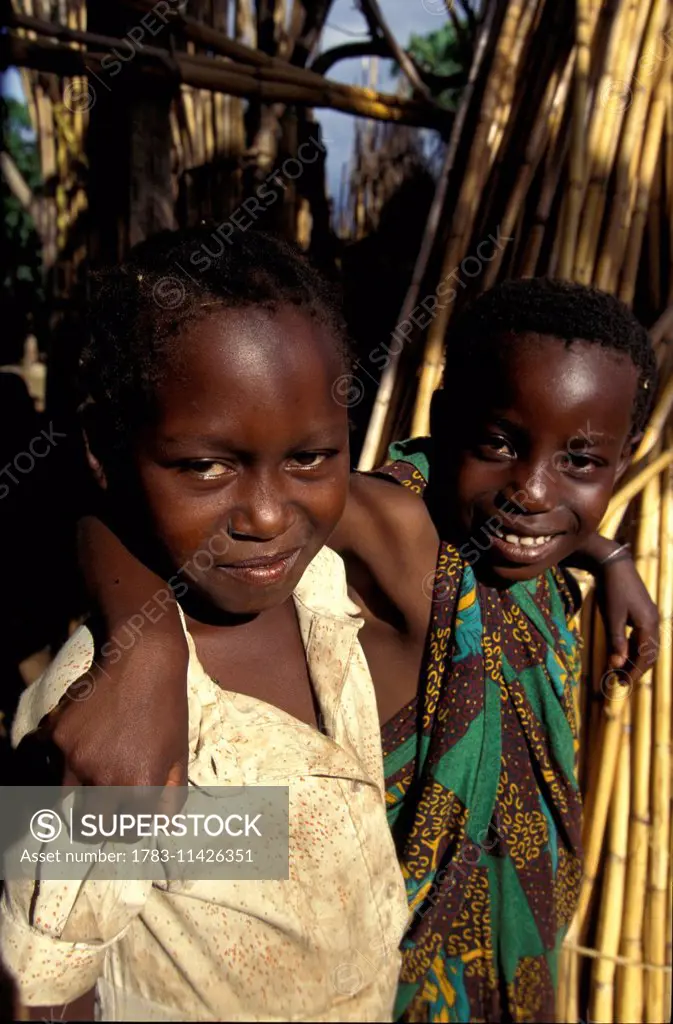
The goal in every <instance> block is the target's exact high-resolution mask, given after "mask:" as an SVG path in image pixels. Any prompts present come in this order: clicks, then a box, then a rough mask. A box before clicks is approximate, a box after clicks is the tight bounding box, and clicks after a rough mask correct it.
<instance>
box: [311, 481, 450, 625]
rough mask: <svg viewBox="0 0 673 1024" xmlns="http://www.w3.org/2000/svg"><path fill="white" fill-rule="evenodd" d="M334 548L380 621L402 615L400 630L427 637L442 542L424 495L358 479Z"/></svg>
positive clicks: (334, 536)
mask: <svg viewBox="0 0 673 1024" xmlns="http://www.w3.org/2000/svg"><path fill="white" fill-rule="evenodd" d="M329 545H330V547H332V548H334V549H335V550H337V551H338V552H339V553H340V554H341V555H342V557H343V559H344V562H345V564H346V575H347V577H348V583H349V586H350V587H352V588H353V589H354V590H355V591H356V592H357V594H358V596H359V599H360V600H361V601H364V603H365V604H366V605H367V606H368V607H369V608H370V609H371V610H372V611H374V612H375V614H376V615H377V617H378V618H381V619H384V620H386V621H388V622H391V623H393V622H395V621H396V619H395V614H397V615H398V616H401V620H402V621H403V622H404V624H405V625H404V626H400V629H403V630H404V631H406V632H407V633H413V634H416V633H418V632H419V631H420V633H421V634H423V635H424V634H425V629H426V628H427V619H428V614H429V611H428V600H427V590H428V588H427V585H426V582H427V578H428V576H429V575H430V574H432V573H433V572H434V570H435V565H436V562H437V550H438V547H439V538H438V536H437V532H436V530H435V527H434V525H433V523H432V520H431V518H430V515H429V513H428V511H427V509H426V507H425V503H424V502H423V500H422V499H421V498H420V497H419V496H418V495H416V494H414V493H413V492H412V491H409V490H408V488H406V487H402V486H400V485H399V484H398V483H396V482H395V481H393V480H390V481H388V480H385V479H381V478H377V477H371V476H366V475H364V474H352V476H351V492H350V497H349V500H348V504H347V506H346V510H345V512H344V515H343V517H342V519H341V522H340V523H339V525H338V527H337V529H336V530H335V532H334V533H333V534H332V536H331V537H330V540H329ZM386 608H387V610H386ZM395 609H396V610H397V611H396V612H395Z"/></svg>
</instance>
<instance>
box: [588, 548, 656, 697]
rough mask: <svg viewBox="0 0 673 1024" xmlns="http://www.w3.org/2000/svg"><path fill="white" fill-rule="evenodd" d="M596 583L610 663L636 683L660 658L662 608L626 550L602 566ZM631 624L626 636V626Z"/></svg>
mask: <svg viewBox="0 0 673 1024" xmlns="http://www.w3.org/2000/svg"><path fill="white" fill-rule="evenodd" d="M601 570H602V571H601V572H600V573H599V574H598V575H597V578H596V586H597V596H598V601H599V605H600V609H601V612H602V615H603V621H604V623H605V632H606V637H607V643H608V653H609V657H608V666H609V667H610V668H612V669H622V670H623V671H624V672H626V673H627V674H628V676H629V678H630V681H631V682H632V683H633V682H635V681H636V680H637V679H639V678H640V676H641V675H642V674H643V672H646V671H647V669H648V668H650V667H651V666H652V665H653V664H654V662H655V661H656V660H657V655H658V652H659V612H658V609H657V606H656V604H655V603H654V601H653V600H652V599H651V597H650V595H649V593H648V592H647V588H646V586H645V584H644V583H643V581H642V580H641V578H640V576H639V575H638V571H637V569H636V567H635V565H634V562H633V559H632V558H631V556H630V555H629V554H628V552H625V555H624V556H622V555H621V554H620V555H618V556H617V558H615V559H614V560H613V561H610V562H608V563H607V564H606V565H604V566H602V567H601ZM627 625H629V626H632V627H633V630H632V632H631V636H630V637H629V638H628V639H627V636H626V627H627Z"/></svg>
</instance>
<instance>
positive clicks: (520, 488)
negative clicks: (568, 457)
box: [507, 460, 558, 515]
mask: <svg viewBox="0 0 673 1024" xmlns="http://www.w3.org/2000/svg"><path fill="white" fill-rule="evenodd" d="M511 488H512V493H511V494H510V495H508V496H507V497H508V500H509V501H511V502H513V503H514V504H516V505H517V506H518V507H519V508H520V509H521V511H522V512H528V513H529V514H531V515H539V514H540V513H542V512H551V511H552V509H554V508H556V505H557V504H558V472H557V470H556V469H555V468H554V466H553V465H552V464H551V463H550V462H549V461H547V460H543V461H540V462H536V463H534V464H531V463H528V464H527V465H524V463H523V462H521V463H518V464H517V467H516V472H515V475H514V479H513V480H512V483H511Z"/></svg>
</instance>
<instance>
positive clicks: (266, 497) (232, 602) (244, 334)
mask: <svg viewBox="0 0 673 1024" xmlns="http://www.w3.org/2000/svg"><path fill="white" fill-rule="evenodd" d="M167 359H168V366H167V368H166V372H165V373H164V375H163V380H162V381H161V383H160V384H159V385H158V386H157V390H156V414H155V415H154V416H153V419H152V422H151V423H150V424H148V425H147V426H146V427H145V428H143V430H142V431H141V433H140V435H139V436H138V438H137V441H136V443H135V445H134V450H133V454H134V460H135V466H136V469H137V474H138V478H139V483H140V488H141V491H142V495H143V499H144V502H145V505H146V508H147V511H148V515H149V526H150V529H151V530H152V531H153V532H154V534H155V536H156V539H157V540H158V542H159V544H160V546H161V548H162V550H163V552H164V554H165V555H167V556H168V559H169V561H170V563H171V566H172V567H173V569H174V571H177V570H181V576H182V579H184V580H185V582H186V583H188V584H189V586H190V588H191V589H192V591H193V592H194V594H195V595H196V596H197V597H198V598H200V599H201V601H203V600H205V602H206V604H207V605H209V606H211V608H212V607H214V608H216V609H218V610H219V611H223V612H226V613H228V614H233V615H250V614H256V613H258V612H261V611H264V610H266V609H268V608H271V607H274V606H276V605H278V604H280V603H282V602H283V601H284V600H286V599H287V598H288V597H289V596H290V594H291V593H292V591H293V590H294V588H295V586H296V585H297V583H298V581H299V579H300V578H301V576H302V574H303V572H304V570H305V569H306V567H307V566H308V564H309V562H310V561H311V560H312V559H313V558H314V556H315V555H316V554H317V552H318V551H319V549H320V548H321V547H322V546H323V544H324V543H325V541H326V540H327V538H328V537H329V535H330V533H331V532H332V530H333V529H334V527H335V526H336V524H337V522H338V520H339V518H340V516H341V514H342V512H343V509H344V505H345V502H346V495H347V488H348V479H349V457H348V420H347V414H346V410H345V409H344V408H343V407H341V406H340V405H339V404H338V403H337V402H336V401H335V399H334V397H333V392H332V386H333V384H334V381H335V380H336V379H337V378H338V377H339V376H340V375H342V374H343V372H344V371H343V366H342V363H341V359H340V357H339V353H338V352H337V351H336V349H335V345H334V342H333V339H332V338H331V336H330V335H329V333H328V332H327V331H326V329H324V328H322V327H320V326H319V325H318V324H317V323H316V322H315V321H314V320H312V319H311V318H310V317H308V316H307V315H305V314H303V313H302V312H300V311H299V310H297V309H295V308H294V307H287V306H286V307H282V308H280V309H279V310H278V311H277V312H271V311H268V310H264V309H260V308H258V307H249V308H243V309H221V310H219V311H215V312H214V313H213V315H212V316H209V317H207V318H206V319H203V320H199V321H197V322H196V323H194V324H192V325H190V326H189V327H188V328H187V329H186V330H185V331H184V332H183V333H182V334H181V335H180V336H179V337H178V338H176V339H175V342H174V343H173V345H172V346H171V350H170V354H169V355H168V356H167Z"/></svg>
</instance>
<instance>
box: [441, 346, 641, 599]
mask: <svg viewBox="0 0 673 1024" xmlns="http://www.w3.org/2000/svg"><path fill="white" fill-rule="evenodd" d="M503 345H504V343H503ZM497 352H498V350H497V349H495V354H494V358H493V363H492V365H490V366H485V367H484V369H483V374H482V378H481V380H480V385H479V388H478V389H476V388H475V389H474V390H473V391H472V392H471V393H470V395H469V397H468V398H467V400H466V401H464V402H462V403H461V405H460V410H461V413H460V415H458V414H456V416H455V419H454V423H453V429H452V430H451V434H450V435H449V436H450V440H449V439H446V440H443V441H441V442H440V448H439V456H440V458H442V459H443V460H444V466H445V474H444V476H443V479H442V481H441V486H442V488H443V503H444V504H445V506H446V505H450V507H451V508H453V510H454V530H455V528H456V527H457V530H458V537H459V539H460V540H461V542H462V547H461V548H460V550H461V552H462V554H463V556H464V557H466V558H467V559H468V560H469V561H470V562H472V563H473V564H475V565H476V564H478V563H480V566H481V567H483V568H488V569H489V570H490V571H491V572H493V573H495V575H497V576H499V577H501V578H502V579H505V580H522V579H530V578H532V577H534V576H537V575H538V574H539V573H541V572H542V571H543V570H545V569H547V568H549V567H550V566H553V565H556V564H558V563H559V562H560V561H561V560H562V559H564V558H567V557H568V556H569V555H570V554H572V552H573V551H575V550H576V549H577V548H578V547H579V545H580V543H581V542H582V541H583V540H585V539H586V538H587V537H588V536H589V535H590V534H591V533H593V532H594V531H595V530H596V529H598V526H599V524H600V521H601V519H602V517H603V514H604V512H605V509H606V507H607V504H608V501H609V499H610V496H611V494H612V490H613V487H614V485H615V482H616V481H617V479H618V478H619V477H620V476H621V474H622V473H623V472H624V470H625V468H626V466H627V465H628V458H629V455H630V452H631V449H632V442H633V439H632V438H630V437H629V432H630V429H631V417H632V412H633V405H634V399H635V394H636V385H637V380H638V374H637V371H636V368H635V366H634V365H633V363H632V362H631V360H630V359H629V357H628V356H627V355H621V354H618V353H615V352H613V351H612V350H611V349H608V348H603V347H601V346H600V345H597V344H589V343H587V342H583V341H574V342H572V344H570V345H568V344H566V343H565V342H563V341H560V340H558V339H556V338H546V339H545V338H542V339H541V338H540V337H539V336H538V335H530V336H526V335H521V336H519V337H517V339H516V345H511V344H510V345H507V347H506V348H505V347H503V348H502V349H501V351H500V355H498V354H497ZM444 446H445V447H444ZM442 448H444V451H442Z"/></svg>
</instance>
